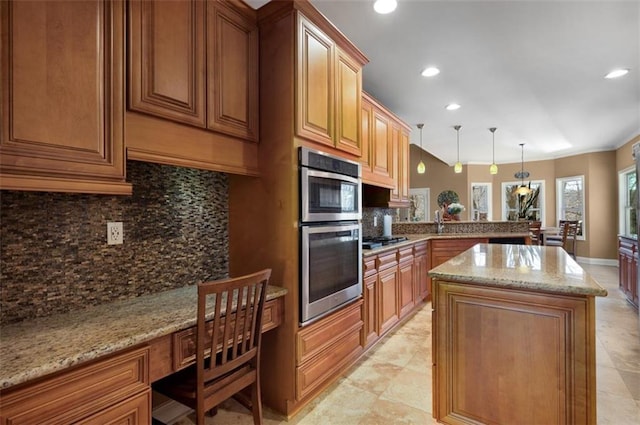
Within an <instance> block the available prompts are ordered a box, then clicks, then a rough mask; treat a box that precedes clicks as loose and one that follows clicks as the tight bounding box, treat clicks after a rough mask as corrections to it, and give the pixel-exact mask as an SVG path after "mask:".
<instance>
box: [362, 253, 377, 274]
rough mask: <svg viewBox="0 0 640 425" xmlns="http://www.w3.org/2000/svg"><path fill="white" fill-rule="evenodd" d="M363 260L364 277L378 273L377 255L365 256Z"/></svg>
mask: <svg viewBox="0 0 640 425" xmlns="http://www.w3.org/2000/svg"><path fill="white" fill-rule="evenodd" d="M362 262H363V267H362V275H363V277H368V276H371V275H373V274H376V273H377V270H376V257H375V256H371V257H365V258H364V259H363V260H362Z"/></svg>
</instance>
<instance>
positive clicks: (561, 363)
mask: <svg viewBox="0 0 640 425" xmlns="http://www.w3.org/2000/svg"><path fill="white" fill-rule="evenodd" d="M594 304H595V302H594V298H593V297H581V296H567V295H556V294H542V293H534V292H526V291H522V290H505V289H496V288H487V287H483V286H476V285H472V284H460V283H454V282H448V281H441V280H436V279H434V304H433V308H434V311H433V318H432V320H433V335H434V337H433V363H434V365H433V409H434V410H433V412H434V413H433V414H434V417H435V418H436V419H437V420H438V421H440V422H442V423H447V424H469V423H473V424H477V423H491V424H516V423H532V424H548V425H551V424H578V423H579V424H595V423H596V387H595V380H596V377H595V345H594V344H595V329H594V326H595V325H594V315H595V312H594Z"/></svg>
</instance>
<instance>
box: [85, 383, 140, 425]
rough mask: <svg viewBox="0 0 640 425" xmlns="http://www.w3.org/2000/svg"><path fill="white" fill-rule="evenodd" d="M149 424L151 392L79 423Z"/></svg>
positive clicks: (101, 424) (95, 424)
mask: <svg viewBox="0 0 640 425" xmlns="http://www.w3.org/2000/svg"><path fill="white" fill-rule="evenodd" d="M149 423H151V390H148V391H145V392H144V393H142V394H140V395H137V396H135V397H131V398H128V399H127V400H124V401H121V402H120V403H117V404H115V405H113V406H111V407H110V408H108V409H105V410H103V411H102V412H100V413H98V414H96V415H93V416H92V417H90V418H88V419H86V420H83V421H81V422H79V424H80V425H104V424H110V425H115V424H123V425H137V424H141V425H142V424H149Z"/></svg>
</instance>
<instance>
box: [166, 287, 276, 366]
mask: <svg viewBox="0 0 640 425" xmlns="http://www.w3.org/2000/svg"><path fill="white" fill-rule="evenodd" d="M282 303H283V301H282V298H276V299H273V300H269V301H266V302H265V303H264V311H263V312H262V332H266V331H269V330H271V329H273V328H276V327H278V326H279V325H280V324H281V323H282ZM233 320H235V313H234V314H233ZM224 323H225V322H224V320H222V323H221V325H220V326H221V330H223V329H222V327H224ZM212 330H213V322H207V341H206V343H207V344H210V341H211V335H212V333H213V332H212ZM196 333H197V328H196V327H195V326H192V327H190V328H189V329H185V330H183V331H179V332H175V333H174V334H173V370H174V371H176V370H178V369H182V368H183V367H185V366H188V365H190V364H191V363H193V362H194V361H195V360H196ZM223 333H224V332H220V335H223Z"/></svg>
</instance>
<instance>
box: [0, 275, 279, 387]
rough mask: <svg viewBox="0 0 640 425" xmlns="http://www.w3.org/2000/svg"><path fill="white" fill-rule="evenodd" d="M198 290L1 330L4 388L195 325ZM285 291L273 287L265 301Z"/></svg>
mask: <svg viewBox="0 0 640 425" xmlns="http://www.w3.org/2000/svg"><path fill="white" fill-rule="evenodd" d="M196 288H197V286H196V285H189V286H185V287H182V288H177V289H172V290H168V291H163V292H159V293H156V294H150V295H143V296H141V297H137V298H133V299H128V300H121V301H115V302H113V303H109V304H103V305H100V306H96V307H90V308H87V309H85V310H81V311H72V312H69V313H64V314H59V315H55V316H49V317H41V318H37V319H31V320H25V321H23V322H19V323H15V324H10V325H5V326H2V327H0V390H4V389H7V388H9V387H12V386H15V385H18V384H22V383H24V382H27V381H29V380H32V379H36V378H40V377H43V376H45V375H48V374H51V373H54V372H59V371H62V370H64V369H66V368H68V367H71V366H75V365H78V364H81V363H84V362H88V361H90V360H95V359H97V358H99V357H103V356H106V355H110V354H113V353H116V352H118V351H120V350H123V349H127V348H130V347H133V346H136V345H139V344H142V343H145V342H149V341H151V340H153V339H155V338H158V337H162V336H165V335H169V334H171V333H173V332H176V331H180V330H183V329H187V328H189V327H191V326H194V325H195V324H196V310H197V289H196ZM286 293H287V290H286V289H285V288H282V287H279V286H275V285H269V286H268V287H267V298H266V299H267V301H269V300H272V299H275V298H279V297H282V296H284V295H285V294H286ZM170 301H175V304H171V302H170ZM172 305H173V308H170V307H171V306H172ZM131 318H136V319H138V320H135V319H131ZM105 322H106V323H108V324H105ZM105 328H106V329H105Z"/></svg>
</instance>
